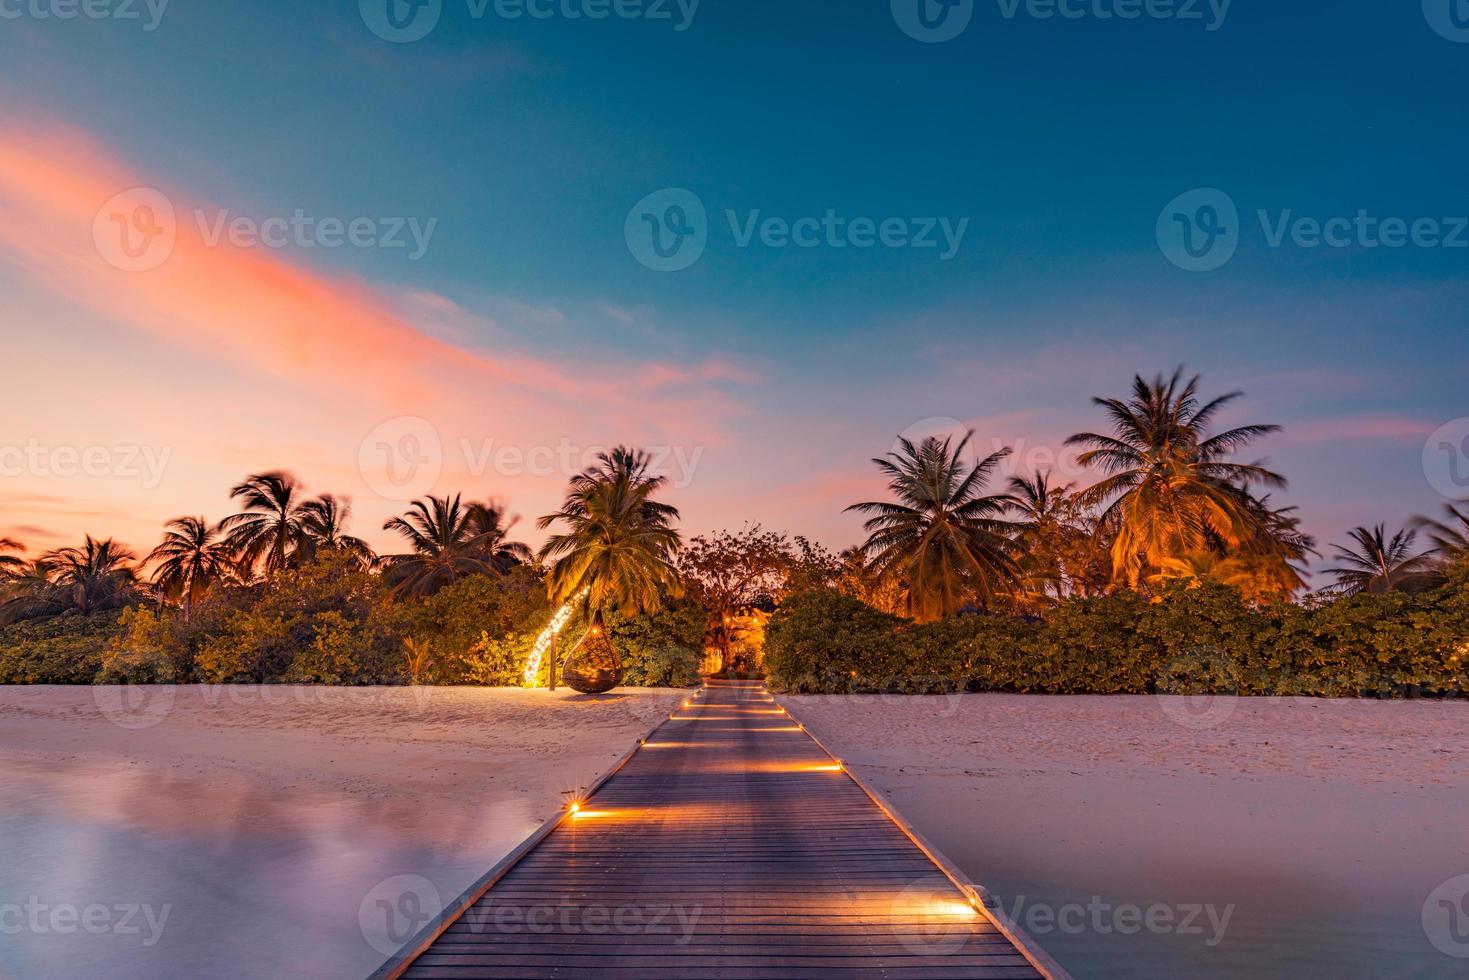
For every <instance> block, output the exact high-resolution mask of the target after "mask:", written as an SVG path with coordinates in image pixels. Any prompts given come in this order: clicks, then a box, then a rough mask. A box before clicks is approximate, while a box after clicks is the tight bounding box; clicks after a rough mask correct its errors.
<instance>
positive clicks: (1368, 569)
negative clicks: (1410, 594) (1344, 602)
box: [1327, 524, 1433, 595]
mask: <svg viewBox="0 0 1469 980" xmlns="http://www.w3.org/2000/svg"><path fill="white" fill-rule="evenodd" d="M1349 537H1351V539H1352V542H1353V544H1355V545H1356V547H1355V548H1353V547H1350V546H1346V545H1335V546H1334V547H1335V548H1336V559H1337V561H1339V562H1341V563H1342V564H1341V565H1340V566H1339V567H1337V568H1329V569H1327V572H1329V573H1330V574H1333V575H1335V576H1336V582H1337V586H1338V587H1339V588H1340V589H1341V591H1342V592H1344V593H1345V594H1347V595H1357V594H1358V593H1361V592H1370V593H1373V594H1381V593H1383V592H1390V591H1392V590H1394V589H1403V590H1405V591H1413V590H1415V589H1418V588H1422V587H1423V586H1424V585H1426V584H1428V579H1429V578H1430V574H1431V572H1432V568H1433V555H1432V554H1431V553H1423V554H1414V553H1413V544H1414V542H1415V541H1416V540H1417V537H1418V534H1417V532H1416V531H1411V530H1407V529H1404V530H1401V531H1398V532H1397V533H1396V534H1394V535H1393V536H1392V538H1391V539H1389V538H1388V537H1387V531H1386V529H1385V528H1384V527H1383V525H1381V524H1378V525H1377V526H1376V527H1372V528H1366V527H1358V528H1353V529H1352V531H1351V534H1350V535H1349Z"/></svg>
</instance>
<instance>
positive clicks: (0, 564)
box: [0, 538, 26, 582]
mask: <svg viewBox="0 0 1469 980" xmlns="http://www.w3.org/2000/svg"><path fill="white" fill-rule="evenodd" d="M6 551H17V552H24V551H25V546H24V545H22V544H21V543H20V542H19V541H15V540H13V539H11V538H0V552H6ZM25 565H26V562H25V559H24V558H20V557H17V556H16V555H6V554H0V582H3V581H5V580H6V579H7V578H9V577H10V576H12V575H15V574H18V573H19V572H20V571H21V570H22V569H24V568H25Z"/></svg>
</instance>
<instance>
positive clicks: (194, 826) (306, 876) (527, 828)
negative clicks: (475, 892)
mask: <svg viewBox="0 0 1469 980" xmlns="http://www.w3.org/2000/svg"><path fill="white" fill-rule="evenodd" d="M682 696H683V692H679V691H669V690H659V691H654V690H640V689H623V690H620V691H618V692H617V693H615V694H614V695H611V696H607V697H604V698H601V699H592V698H586V697H584V696H582V695H578V694H575V693H574V692H572V691H569V690H560V691H557V692H556V693H555V694H551V693H549V692H546V691H524V690H518V689H485V688H416V689H408V688H371V689H367V688H311V687H292V686H274V687H243V686H242V687H199V686H190V687H178V688H172V687H160V688H131V689H123V688H87V687H3V688H0V785H3V786H4V792H3V793H0V841H3V844H0V854H3V858H4V860H3V861H0V910H3V909H12V910H15V911H14V915H12V917H11V919H9V920H5V921H20V920H19V919H18V918H16V917H17V916H25V917H26V918H27V920H34V921H33V922H32V926H31V927H30V928H26V929H23V930H21V931H20V933H19V934H18V935H14V934H12V935H6V936H5V937H4V941H3V942H0V976H16V977H25V976H47V977H57V978H66V977H95V976H101V975H107V976H112V977H120V978H121V977H142V976H155V977H161V976H176V977H185V976H189V977H197V976H296V977H341V976H360V975H365V974H366V973H368V972H370V971H371V970H372V969H373V968H374V967H375V966H376V965H377V964H378V963H380V962H381V961H382V959H383V956H382V954H381V953H380V951H379V950H378V949H376V948H374V945H375V944H376V945H382V944H383V943H385V942H387V941H388V939H387V937H384V936H380V935H367V936H365V935H364V928H363V925H362V923H361V922H359V912H360V911H361V909H362V908H364V907H367V906H369V905H371V903H372V902H373V901H374V895H375V894H376V893H375V892H374V889H375V888H380V886H381V883H382V882H384V881H385V880H388V879H391V878H393V877H394V876H398V875H412V876H417V877H418V879H421V880H422V881H423V882H427V885H426V886H425V885H420V886H418V887H417V890H416V892H415V894H421V895H423V896H424V897H425V898H426V899H433V898H435V897H436V898H437V899H438V900H440V901H443V902H447V901H448V900H450V899H452V898H453V897H455V896H457V895H458V894H459V892H460V891H462V890H463V889H464V888H465V887H467V886H468V885H469V884H470V883H471V882H472V881H473V880H474V879H475V878H477V877H478V876H479V875H480V874H481V873H482V872H484V871H485V870H487V869H488V868H489V867H490V866H491V865H493V864H494V862H495V861H497V860H498V859H499V858H500V857H501V856H503V855H504V854H505V853H506V852H508V851H509V850H510V849H511V848H513V847H514V846H515V845H516V844H517V843H519V842H520V841H521V840H522V839H524V838H525V837H526V835H528V834H529V833H530V832H531V831H533V830H534V829H535V828H536V826H538V823H539V820H540V819H541V818H542V817H543V816H544V815H545V814H547V813H549V812H552V811H554V810H555V808H556V807H558V806H559V805H560V803H561V801H562V799H563V794H564V793H566V792H568V791H573V790H576V789H577V788H578V787H582V786H585V785H586V784H587V783H589V782H590V781H591V780H592V779H594V778H595V777H596V776H597V775H598V774H599V773H600V772H602V771H603V770H605V769H606V768H607V767H608V766H610V765H611V764H612V763H614V762H615V761H616V760H617V758H618V757H620V756H621V755H622V754H623V753H624V752H625V751H626V750H627V749H628V748H629V747H630V746H631V745H632V744H633V742H634V740H635V739H636V737H637V736H638V735H641V734H642V733H643V732H645V731H646V730H648V729H649V728H651V727H652V726H653V725H655V724H656V723H657V722H658V721H659V720H660V719H663V718H666V717H667V714H668V711H669V708H670V706H671V705H672V703H674V702H675V701H677V700H678V699H679V698H680V697H682ZM393 897H394V898H395V899H396V898H397V892H395V893H394V896H393ZM125 906H126V907H132V906H140V907H141V911H137V910H135V911H133V912H131V913H127V912H123V911H122V909H123V907H125ZM89 907H91V908H92V909H93V911H94V913H95V914H96V915H97V917H98V918H97V922H98V923H99V925H108V924H109V923H110V926H109V927H108V928H105V929H103V928H99V929H98V931H97V932H96V933H93V932H92V931H90V930H88V929H84V928H81V927H80V926H78V925H77V924H76V923H75V922H74V921H73V920H72V918H71V916H72V913H71V912H69V911H68V910H69V909H76V910H78V913H79V914H80V913H83V912H85V910H86V909H88V908H89ZM97 909H106V910H108V911H107V912H106V913H105V915H104V913H103V912H99V911H96V910H97ZM57 910H60V911H59V912H58V911H57ZM53 913H55V914H57V915H58V918H57V919H56V920H55V921H54V922H53V920H52V919H51V916H52V914H53ZM150 916H151V918H150ZM36 922H38V923H39V928H37V927H36V926H35V923H36ZM3 924H4V922H0V925H3ZM135 926H136V927H137V928H136V931H134V927H135ZM367 931H368V932H371V929H370V928H369V929H368V930H367Z"/></svg>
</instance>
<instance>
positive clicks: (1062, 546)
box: [1005, 470, 1088, 606]
mask: <svg viewBox="0 0 1469 980" xmlns="http://www.w3.org/2000/svg"><path fill="white" fill-rule="evenodd" d="M1009 490H1010V492H1009V493H1008V494H1006V502H1005V507H1006V509H1007V510H1009V511H1011V512H1013V513H1014V514H1015V515H1016V517H1017V520H1016V521H1015V524H1014V526H1015V532H1016V533H1015V544H1016V546H1017V550H1018V552H1019V554H1020V559H1019V561H1020V574H1021V580H1022V583H1023V584H1024V586H1025V593H1026V604H1027V605H1031V606H1043V605H1049V604H1051V603H1054V602H1056V601H1058V600H1060V599H1061V598H1063V597H1064V596H1066V595H1068V594H1070V593H1071V592H1072V591H1073V590H1074V583H1075V580H1076V579H1078V578H1079V577H1080V576H1079V575H1077V574H1076V572H1077V571H1078V570H1077V569H1073V568H1072V567H1071V566H1072V565H1073V564H1074V559H1073V556H1074V555H1076V553H1077V552H1078V548H1079V547H1084V545H1085V539H1086V538H1087V537H1088V534H1087V531H1086V530H1085V529H1084V528H1083V527H1082V525H1081V522H1080V518H1081V516H1082V515H1081V514H1080V513H1079V512H1080V508H1079V506H1078V505H1077V502H1076V496H1075V485H1074V484H1070V483H1067V484H1064V485H1058V484H1056V483H1053V482H1052V481H1051V473H1050V471H1048V470H1040V471H1038V472H1037V473H1036V474H1035V475H1034V476H1031V477H1029V478H1027V477H1023V476H1012V477H1011V478H1010V484H1009Z"/></svg>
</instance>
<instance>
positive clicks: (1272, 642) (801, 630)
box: [765, 574, 1469, 697]
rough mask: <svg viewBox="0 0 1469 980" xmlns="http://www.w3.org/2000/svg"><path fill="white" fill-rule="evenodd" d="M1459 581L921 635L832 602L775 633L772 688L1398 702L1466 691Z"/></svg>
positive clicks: (1194, 602)
mask: <svg viewBox="0 0 1469 980" xmlns="http://www.w3.org/2000/svg"><path fill="white" fill-rule="evenodd" d="M1466 661H1469V575H1462V574H1461V575H1459V576H1458V577H1457V578H1456V579H1455V580H1454V581H1451V582H1450V583H1449V584H1448V585H1446V586H1444V587H1442V588H1440V589H1437V590H1434V591H1432V592H1428V593H1424V594H1422V595H1419V596H1411V595H1407V594H1404V593H1389V594H1385V595H1360V596H1354V597H1350V598H1344V599H1340V600H1338V601H1336V602H1333V603H1330V604H1328V605H1324V606H1321V607H1319V608H1314V609H1313V608H1308V607H1304V606H1297V605H1289V604H1283V603H1282V604H1277V605H1270V606H1264V607H1256V606H1253V605H1251V604H1250V603H1248V602H1246V601H1245V600H1244V599H1243V598H1242V597H1241V596H1240V594H1239V593H1238V592H1237V591H1235V590H1234V589H1232V588H1230V587H1228V586H1224V585H1219V584H1204V585H1200V586H1197V587H1193V588H1186V587H1178V588H1176V589H1174V590H1172V591H1169V592H1168V593H1166V594H1164V595H1161V596H1158V597H1155V598H1154V599H1152V600H1149V599H1147V598H1144V597H1142V596H1140V595H1138V594H1137V593H1133V592H1119V593H1117V594H1115V595H1109V596H1101V597H1095V598H1086V599H1069V600H1066V601H1063V602H1061V603H1060V604H1059V605H1057V606H1056V608H1055V609H1053V610H1051V611H1050V612H1049V613H1048V614H1047V616H1046V618H1045V619H1044V620H1037V619H1025V618H1014V617H1002V616H983V615H977V616H961V617H958V618H955V619H951V620H946V621H941V622H936V623H927V624H919V623H912V622H909V621H906V620H902V619H899V618H897V617H894V616H889V615H887V614H885V613H881V612H879V611H877V610H875V609H872V608H870V607H867V606H863V605H862V604H861V603H859V602H857V601H856V600H854V599H851V598H848V597H845V596H842V595H839V594H837V593H835V592H830V591H821V592H810V593H805V594H802V595H799V596H796V597H793V598H792V599H791V600H790V601H788V602H787V603H786V604H785V605H784V606H782V607H781V608H780V609H779V610H778V611H777V612H776V614H775V616H774V617H773V618H772V619H771V622H770V626H769V628H768V630H767V634H766V654H765V664H766V669H767V672H768V680H769V683H770V684H771V686H772V687H775V688H777V689H781V690H788V691H802V692H834V693H835V692H861V691H899V692H917V693H923V692H937V691H946V690H970V691H1017V692H1037V693H1047V694H1155V693H1177V694H1200V693H1225V694H1242V695H1310V696H1322V697H1363V696H1374V697H1401V696H1417V695H1457V694H1460V693H1463V692H1465V691H1466V690H1469V675H1466V669H1469V667H1466Z"/></svg>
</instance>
